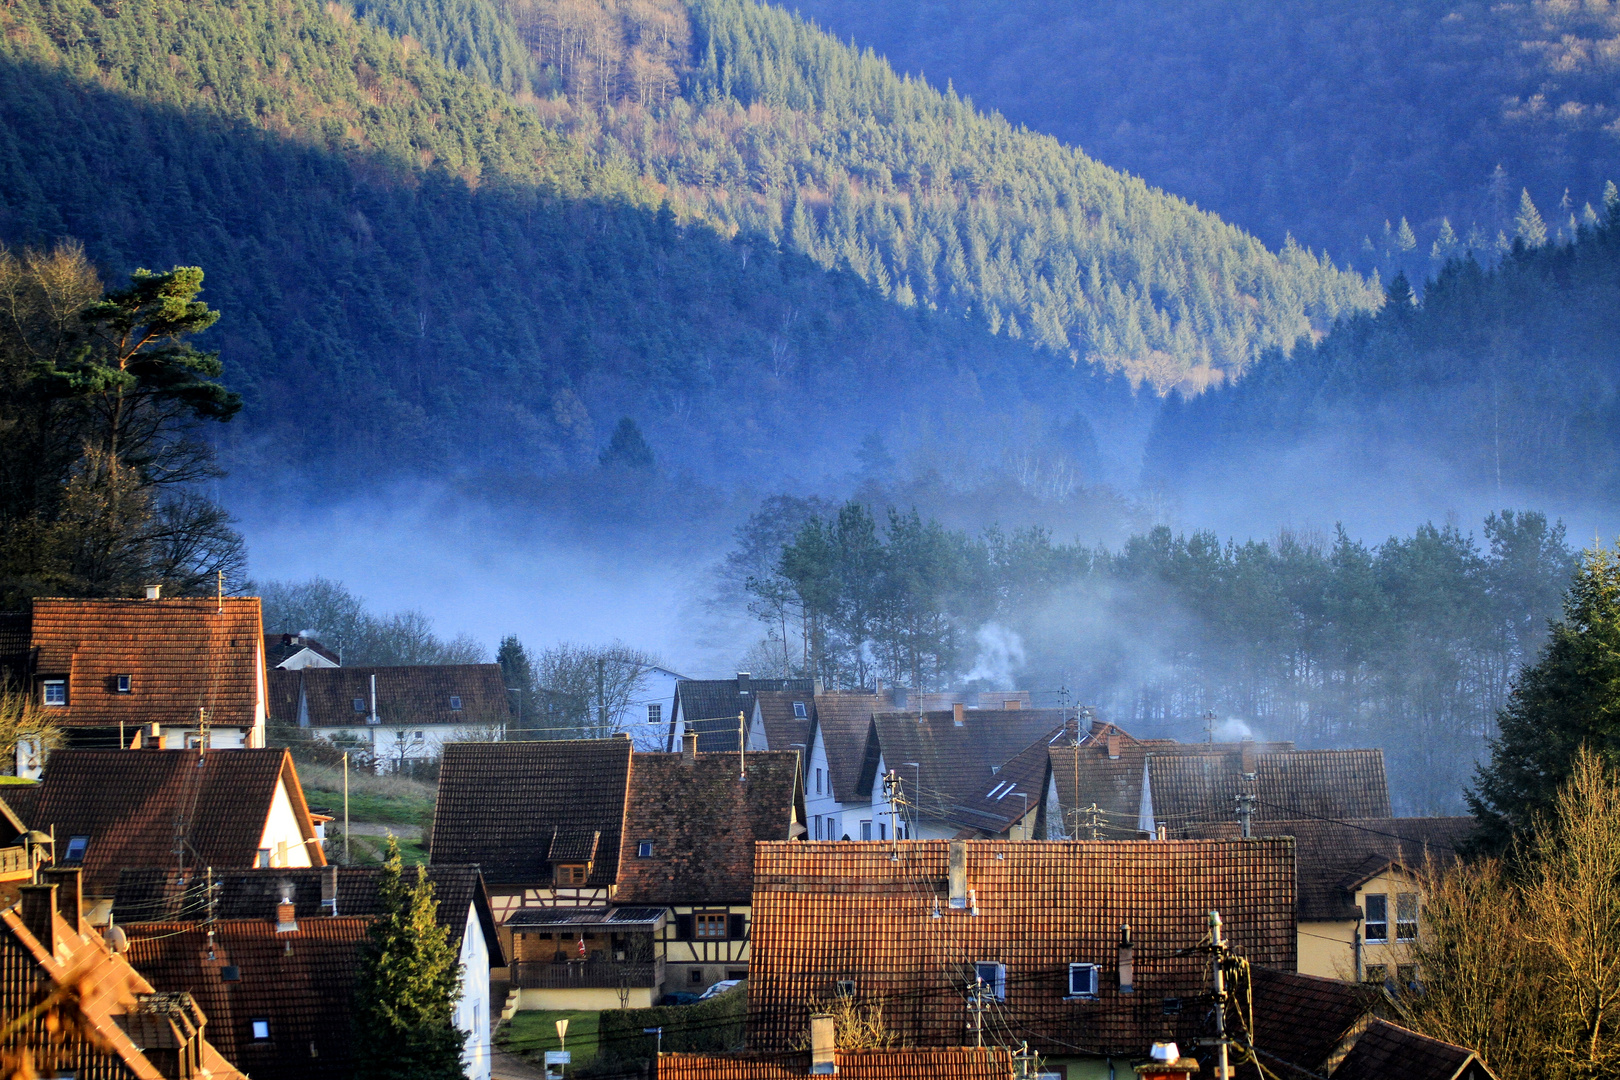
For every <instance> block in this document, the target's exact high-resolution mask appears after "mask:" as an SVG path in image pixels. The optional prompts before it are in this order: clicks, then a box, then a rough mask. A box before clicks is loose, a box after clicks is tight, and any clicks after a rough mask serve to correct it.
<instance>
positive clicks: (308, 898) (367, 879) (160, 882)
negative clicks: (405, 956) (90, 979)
mask: <svg viewBox="0 0 1620 1080" xmlns="http://www.w3.org/2000/svg"><path fill="white" fill-rule="evenodd" d="M426 871H427V876H428V880H429V881H431V882H432V883H433V895H434V898H435V899H436V900H438V902H439V925H440V926H442V927H444V928H445V929H446V930H448V931H450V940H451V943H452V945H453V946H454V947H456V948H457V949H459V948H460V947H461V938H462V935H463V934H465V933H466V932H467V917H468V914H469V912H471V913H472V914H474V915H475V916H476V917H477V919H478V921H479V925H480V927H481V928H482V930H483V933H484V941H485V943H486V944H487V945H488V947H489V951H490V966H491V967H501V966H502V956H501V945H500V941H499V938H498V936H497V933H496V926H495V916H494V913H493V912H492V910H491V908H490V903H489V893H488V892H487V891H486V890H485V888H484V879H483V876H482V875H481V874H479V872H478V867H476V866H429V867H426ZM328 876H330V878H331V879H332V880H333V882H334V883H335V884H336V886H337V914H338V916H339V917H343V918H349V917H356V918H369V917H371V916H375V915H380V914H381V913H382V909H381V906H380V904H379V902H378V898H377V885H378V882H379V881H380V880H381V878H382V871H381V870H380V869H378V868H377V867H363V866H323V867H310V868H305V867H294V868H290V869H274V870H233V871H223V872H221V871H215V872H214V874H213V876H212V878H211V879H210V878H208V877H206V876H205V875H203V874H200V873H196V872H193V873H192V874H191V875H190V877H189V878H188V880H186V881H184V882H181V881H179V880H177V878H176V875H175V873H174V871H172V870H163V869H143V870H125V871H124V872H123V873H122V874H120V875H119V878H118V891H117V893H116V895H115V897H114V899H113V912H112V913H113V919H114V921H116V922H117V923H119V924H120V925H124V926H127V925H130V924H132V923H146V922H176V921H179V920H186V919H193V918H197V917H198V916H200V915H201V913H202V912H203V911H205V910H206V899H207V898H206V895H205V890H206V888H207V885H208V882H209V881H210V880H211V881H212V883H213V885H214V887H215V889H216V891H215V894H214V915H215V917H216V918H220V919H239V920H252V919H269V918H271V917H272V916H274V915H275V914H276V908H277V906H278V905H279V904H280V903H281V899H282V897H284V896H288V895H290V896H291V897H292V901H293V910H294V913H295V915H296V916H297V918H298V919H300V920H304V919H323V918H331V917H332V916H331V915H330V913H328V912H327V911H326V910H325V909H323V908H322V906H321V898H322V896H323V892H322V879H323V878H327V877H328ZM415 876H416V875H415V872H414V871H411V870H407V871H406V880H407V881H413V880H415Z"/></svg>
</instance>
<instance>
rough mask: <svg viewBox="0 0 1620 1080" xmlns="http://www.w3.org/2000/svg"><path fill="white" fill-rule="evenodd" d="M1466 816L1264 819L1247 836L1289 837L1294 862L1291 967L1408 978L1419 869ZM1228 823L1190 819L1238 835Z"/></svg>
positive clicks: (1445, 847)
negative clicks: (1295, 960)
mask: <svg viewBox="0 0 1620 1080" xmlns="http://www.w3.org/2000/svg"><path fill="white" fill-rule="evenodd" d="M1475 826H1476V822H1475V821H1474V819H1473V818H1465V817H1452V818H1351V819H1347V820H1344V821H1327V820H1322V819H1319V818H1305V819H1301V820H1297V821H1286V820H1285V821H1264V822H1260V823H1258V824H1256V825H1255V826H1254V827H1253V831H1254V833H1255V834H1256V835H1265V836H1288V837H1292V838H1293V839H1294V851H1295V857H1296V859H1297V860H1298V865H1299V970H1300V971H1301V972H1303V973H1305V974H1308V975H1319V976H1323V977H1325V978H1330V979H1344V980H1349V981H1352V982H1363V981H1365V982H1371V983H1377V984H1380V985H1382V984H1384V983H1385V982H1388V983H1389V984H1390V985H1391V986H1392V987H1393V986H1411V985H1412V984H1414V983H1415V982H1417V981H1418V978H1419V973H1418V970H1417V964H1416V961H1415V959H1414V958H1413V956H1412V951H1413V949H1414V948H1415V947H1416V945H1417V943H1418V942H1419V941H1420V940H1422V937H1423V896H1422V887H1421V883H1420V876H1421V874H1422V873H1423V871H1424V870H1425V869H1427V868H1428V867H1429V866H1430V865H1433V866H1435V867H1442V866H1446V865H1448V864H1450V863H1452V862H1454V861H1455V860H1456V858H1457V846H1458V845H1459V844H1461V843H1462V841H1463V840H1464V839H1465V838H1467V836H1468V835H1469V834H1470V833H1472V832H1473V831H1474V828H1475ZM1239 828H1240V826H1238V825H1237V824H1236V823H1232V822H1227V823H1220V824H1213V825H1201V826H1193V827H1192V828H1191V829H1189V832H1191V833H1193V834H1195V835H1198V836H1203V837H1231V836H1236V835H1238V832H1239Z"/></svg>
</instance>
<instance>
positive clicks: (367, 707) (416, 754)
mask: <svg viewBox="0 0 1620 1080" xmlns="http://www.w3.org/2000/svg"><path fill="white" fill-rule="evenodd" d="M269 678H270V683H269V685H270V712H271V715H272V716H273V717H274V718H275V719H276V721H277V722H278V723H283V724H290V725H294V726H296V727H299V728H302V729H306V730H308V731H309V732H311V733H312V734H316V735H319V736H320V737H321V738H324V739H329V740H331V741H333V742H336V743H340V744H343V745H348V746H353V747H355V748H356V749H359V750H363V751H364V752H365V753H366V754H368V755H369V756H370V757H371V760H372V761H373V762H374V763H375V765H376V767H377V768H378V769H379V770H381V771H385V772H408V771H410V769H411V768H413V767H414V766H416V765H418V764H424V763H427V762H430V761H436V760H438V758H439V755H440V754H441V753H442V752H443V749H444V744H445V743H447V742H461V741H467V740H472V739H478V740H484V741H488V740H489V739H491V738H494V737H496V736H498V735H499V734H501V733H503V732H504V731H505V730H506V726H507V725H508V724H510V723H511V721H512V707H511V697H512V695H511V694H510V693H509V692H508V691H507V688H506V680H505V679H504V678H503V677H502V675H501V666H500V665H499V664H421V665H412V666H406V667H350V668H344V667H318V666H314V665H307V666H304V667H300V668H297V669H295V670H291V671H287V670H272V671H271V672H270V677H269Z"/></svg>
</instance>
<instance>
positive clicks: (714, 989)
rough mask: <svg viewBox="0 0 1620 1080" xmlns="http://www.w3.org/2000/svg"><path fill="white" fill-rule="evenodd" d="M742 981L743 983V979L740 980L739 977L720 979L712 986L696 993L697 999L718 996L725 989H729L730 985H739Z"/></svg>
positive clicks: (702, 999) (704, 999) (703, 999)
mask: <svg viewBox="0 0 1620 1080" xmlns="http://www.w3.org/2000/svg"><path fill="white" fill-rule="evenodd" d="M742 983H743V980H741V979H722V980H721V981H719V982H717V983H715V984H714V985H713V986H711V987H709V988H708V989H707V990H705V991H703V993H701V994H699V995H698V1000H699V1001H707V1000H709V999H710V998H712V997H719V996H720V995H721V994H723V993H725V992H726V991H727V990H730V989H731V988H732V987H734V986H741V985H742Z"/></svg>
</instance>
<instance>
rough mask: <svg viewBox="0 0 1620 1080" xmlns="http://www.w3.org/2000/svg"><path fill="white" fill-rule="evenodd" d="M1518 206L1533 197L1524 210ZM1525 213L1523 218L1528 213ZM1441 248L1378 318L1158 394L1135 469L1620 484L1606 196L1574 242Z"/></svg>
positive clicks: (1493, 483) (1577, 492)
mask: <svg viewBox="0 0 1620 1080" xmlns="http://www.w3.org/2000/svg"><path fill="white" fill-rule="evenodd" d="M1531 210H1532V212H1533V208H1531ZM1532 224H1533V223H1532ZM1532 240H1535V241H1536V242H1526V241H1525V240H1524V239H1523V238H1520V239H1516V240H1515V241H1514V246H1513V248H1512V250H1511V251H1510V252H1509V253H1508V254H1507V256H1506V257H1505V258H1503V259H1502V260H1501V262H1500V263H1499V264H1497V265H1496V266H1495V267H1493V268H1491V269H1485V268H1483V267H1482V266H1481V265H1480V264H1479V263H1478V262H1476V261H1475V260H1474V259H1473V258H1472V257H1465V258H1460V259H1453V260H1451V261H1450V262H1448V263H1447V264H1446V266H1445V268H1444V269H1443V270H1442V271H1441V272H1440V273H1439V275H1438V276H1437V277H1436V278H1435V279H1434V280H1433V281H1431V282H1429V284H1428V286H1427V287H1426V288H1425V289H1424V290H1423V293H1422V297H1421V298H1419V297H1417V296H1415V295H1414V294H1413V291H1412V290H1411V289H1410V288H1409V287H1408V286H1407V284H1406V281H1405V279H1404V278H1397V279H1396V280H1395V281H1394V282H1392V283H1391V287H1390V291H1389V297H1388V302H1387V303H1386V304H1385V305H1384V307H1383V309H1382V310H1380V311H1379V312H1378V313H1377V314H1376V315H1356V316H1351V317H1348V318H1346V319H1345V320H1343V321H1342V322H1341V323H1340V324H1339V325H1338V326H1337V327H1335V328H1334V331H1333V332H1332V333H1331V334H1329V335H1328V336H1327V337H1326V338H1324V339H1323V340H1321V341H1319V342H1316V343H1314V344H1313V343H1310V342H1302V343H1301V344H1300V345H1299V346H1297V347H1296V348H1294V350H1293V351H1292V353H1291V354H1288V355H1284V354H1283V353H1281V352H1277V353H1274V354H1271V355H1269V356H1268V357H1267V358H1266V359H1265V360H1264V361H1262V362H1261V363H1260V364H1258V365H1256V367H1255V368H1254V369H1253V370H1252V371H1251V372H1250V374H1249V375H1248V376H1247V377H1246V378H1244V379H1243V380H1242V381H1241V382H1238V383H1236V384H1234V385H1231V386H1226V387H1221V388H1219V389H1217V390H1214V391H1212V392H1210V393H1207V394H1204V395H1201V396H1200V397H1198V398H1196V399H1194V400H1190V401H1185V402H1183V401H1182V400H1181V399H1180V398H1179V397H1176V396H1172V398H1171V399H1170V400H1169V401H1168V402H1167V403H1166V405H1165V408H1164V410H1163V412H1162V413H1161V415H1160V417H1159V420H1158V423H1157V426H1156V428H1155V431H1154V435H1153V437H1152V439H1151V440H1150V443H1149V448H1148V471H1149V473H1150V475H1157V476H1160V477H1163V478H1165V479H1167V480H1169V481H1170V482H1171V483H1197V484H1199V485H1205V484H1209V483H1211V482H1212V480H1215V479H1216V478H1218V477H1220V476H1221V475H1223V474H1224V473H1225V472H1226V471H1227V470H1230V469H1242V468H1244V467H1247V466H1248V465H1250V464H1252V463H1254V462H1270V461H1274V460H1276V459H1277V458H1278V457H1279V456H1280V455H1286V454H1288V453H1290V452H1298V451H1302V450H1305V449H1307V448H1308V450H1309V454H1310V459H1311V468H1312V470H1313V471H1314V473H1315V474H1316V475H1325V474H1331V473H1335V472H1339V471H1341V470H1342V471H1345V472H1348V473H1352V474H1362V473H1365V472H1367V471H1369V470H1376V469H1378V468H1385V469H1388V470H1390V471H1392V472H1397V473H1404V472H1406V471H1408V470H1412V469H1422V470H1427V471H1430V472H1433V473H1435V474H1436V475H1443V476H1446V477H1447V478H1448V479H1449V480H1450V481H1451V482H1453V483H1455V484H1458V485H1466V486H1467V487H1469V488H1472V489H1475V490H1486V491H1493V490H1494V491H1495V492H1497V493H1498V494H1500V493H1502V492H1504V491H1514V490H1529V491H1539V492H1547V491H1555V492H1561V493H1566V494H1568V495H1571V496H1574V497H1585V498H1594V499H1598V500H1603V499H1613V498H1614V497H1615V496H1616V495H1617V494H1620V365H1616V363H1615V354H1614V343H1615V341H1616V340H1620V191H1617V190H1616V188H1615V186H1614V185H1613V184H1610V185H1609V186H1608V188H1607V190H1606V191H1605V193H1604V216H1603V220H1602V221H1601V222H1600V223H1599V224H1597V225H1596V226H1591V227H1589V226H1587V225H1580V226H1578V227H1577V230H1576V236H1575V238H1574V239H1573V240H1572V241H1569V242H1565V243H1556V242H1551V241H1549V239H1548V237H1547V235H1546V232H1545V227H1544V226H1543V227H1542V231H1541V235H1540V236H1539V239H1537V238H1536V237H1534V236H1532Z"/></svg>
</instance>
